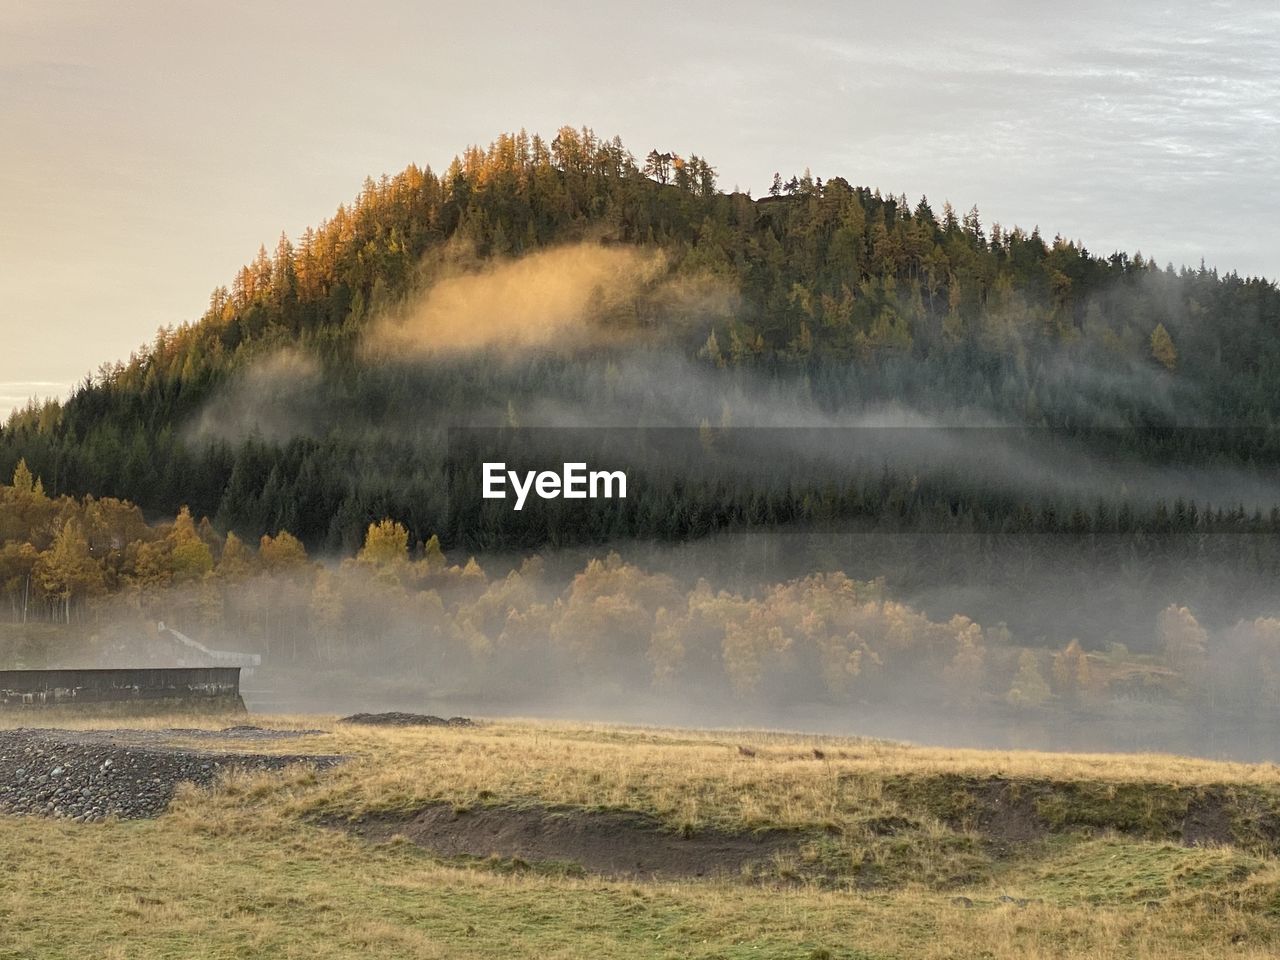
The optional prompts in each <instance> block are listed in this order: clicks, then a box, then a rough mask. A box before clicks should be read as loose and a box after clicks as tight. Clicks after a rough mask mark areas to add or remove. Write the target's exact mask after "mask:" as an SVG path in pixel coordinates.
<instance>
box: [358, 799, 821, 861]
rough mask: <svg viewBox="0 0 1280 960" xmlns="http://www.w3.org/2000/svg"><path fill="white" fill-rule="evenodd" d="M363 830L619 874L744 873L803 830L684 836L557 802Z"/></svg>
mask: <svg viewBox="0 0 1280 960" xmlns="http://www.w3.org/2000/svg"><path fill="white" fill-rule="evenodd" d="M343 826H344V827H346V828H347V829H349V830H351V831H352V832H353V833H355V834H356V835H358V836H361V837H363V838H365V839H368V840H373V841H386V840H390V839H391V838H393V837H396V836H403V837H405V838H406V839H408V840H410V841H412V842H413V843H416V844H418V845H419V846H421V847H424V848H425V849H427V850H430V851H431V852H432V853H435V854H437V855H439V856H443V857H458V856H469V857H498V858H500V859H503V860H512V859H514V860H522V861H526V862H531V863H532V862H542V863H547V862H554V863H570V864H576V865H578V866H579V867H581V868H582V869H583V870H584V871H586V872H588V873H592V874H597V875H600V876H606V877H614V878H624V877H626V878H649V879H682V878H689V877H713V876H725V875H740V874H742V873H743V872H744V871H745V870H747V869H748V868H750V867H751V866H752V865H754V864H758V863H761V862H763V861H767V860H769V859H770V858H772V857H774V856H775V855H777V854H788V853H795V852H796V851H797V849H798V847H799V844H800V842H801V839H802V838H801V837H800V836H799V835H798V834H796V833H794V832H791V831H781V830H775V831H767V832H760V833H743V834H734V833H723V832H719V831H713V830H700V831H697V832H695V833H693V834H691V835H688V836H685V835H682V834H679V833H676V832H673V831H670V830H666V829H663V828H662V826H661V825H660V824H659V822H658V821H657V820H655V819H653V818H651V817H647V816H645V815H643V814H639V813H627V812H613V811H603V812H597V811H589V810H580V809H567V808H555V807H527V808H513V807H482V808H478V809H474V810H466V811H461V810H455V809H454V808H453V807H452V806H449V805H448V804H438V805H433V806H430V807H427V808H426V809H424V810H421V811H419V812H418V813H416V814H414V815H412V816H409V817H394V816H379V817H370V818H367V819H365V820H364V821H362V822H357V823H350V824H343Z"/></svg>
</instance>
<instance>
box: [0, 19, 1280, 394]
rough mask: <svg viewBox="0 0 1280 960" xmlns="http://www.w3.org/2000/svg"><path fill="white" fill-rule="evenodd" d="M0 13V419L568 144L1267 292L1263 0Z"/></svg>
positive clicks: (1279, 74) (1268, 128) (1272, 80)
mask: <svg viewBox="0 0 1280 960" xmlns="http://www.w3.org/2000/svg"><path fill="white" fill-rule="evenodd" d="M360 6H361V7H362V8H363V9H362V10H361V12H360V13H359V14H358V15H355V14H353V12H352V11H354V10H355V9H356V5H354V4H350V3H347V2H329V0H305V2H300V0H272V2H263V0H254V2H227V0H223V2H220V3H217V4H194V3H182V2H174V0H154V2H153V0H115V2H113V3H103V2H101V0H5V2H4V3H3V4H0V191H2V193H0V196H2V197H3V213H2V214H0V414H2V413H4V412H6V411H7V410H8V409H9V407H10V406H12V405H13V404H15V403H19V402H22V401H24V400H25V398H26V397H27V396H29V395H30V394H32V393H40V394H51V393H53V394H56V393H60V392H62V391H64V390H65V389H66V387H67V385H68V384H70V383H72V382H74V381H76V380H78V379H80V378H81V377H83V376H84V375H85V374H86V373H87V372H89V371H91V370H94V369H96V368H97V367H98V365H99V364H100V363H102V362H104V361H111V360H115V359H118V358H123V357H125V356H127V355H128V353H129V352H130V350H132V349H134V348H135V347H137V346H138V345H139V344H141V343H142V342H144V341H147V340H149V339H151V338H152V337H153V336H154V333H155V330H156V328H157V327H159V326H162V325H166V324H169V323H175V322H181V321H184V320H191V319H195V318H196V317H198V316H199V314H200V313H201V312H202V310H203V309H204V307H205V305H206V303H207V301H208V295H209V292H210V290H212V289H213V288H214V287H215V286H217V285H218V284H222V283H228V282H229V281H230V279H231V276H232V274H233V272H234V271H235V270H236V269H237V268H238V267H239V265H240V264H241V263H243V262H245V261H246V260H248V259H250V258H251V257H252V256H253V254H254V253H255V252H256V251H257V248H258V245H259V244H260V243H266V244H267V246H268V248H269V249H270V248H271V247H272V245H273V244H274V242H275V239H276V238H277V237H278V236H279V233H280V231H281V230H282V229H283V230H286V231H287V232H288V233H289V234H290V235H291V236H296V235H297V234H298V233H299V232H300V231H301V230H302V229H303V228H304V227H305V226H307V225H308V224H315V223H317V222H318V221H319V220H321V219H322V218H324V217H327V216H329V215H330V214H331V213H332V212H333V210H334V208H335V207H336V206H337V204H338V203H340V202H344V201H346V200H349V199H350V198H351V197H353V196H354V195H355V194H356V193H357V192H358V190H359V187H360V183H361V181H362V180H363V179H364V177H365V176H366V175H369V174H371V175H374V176H377V175H379V174H381V173H384V172H387V173H393V172H395V171H397V170H399V169H401V168H403V167H404V166H405V165H407V164H408V163H410V162H417V163H420V164H430V165H432V166H433V167H436V168H437V169H440V168H442V167H444V166H445V165H446V164H447V163H448V161H449V159H450V158H451V157H452V156H453V154H455V153H457V152H459V151H460V150H461V149H462V148H463V147H464V146H465V145H466V144H468V143H473V142H478V143H487V142H489V141H490V140H491V139H492V138H493V137H494V135H496V134H497V133H499V132H500V131H503V130H511V129H518V128H520V127H525V128H527V129H528V130H530V131H531V132H534V131H536V132H542V133H545V134H553V133H554V131H555V129H556V128H557V127H558V126H560V125H561V124H563V123H571V124H574V125H582V124H587V125H589V126H592V127H594V128H595V130H596V131H597V133H600V134H604V135H609V136H611V135H613V134H615V133H617V134H619V135H621V137H622V138H623V140H624V141H625V142H626V144H627V145H628V146H629V147H630V148H631V149H632V151H633V152H635V153H636V154H638V155H642V154H644V153H646V152H648V150H649V149H650V148H651V147H654V146H660V147H663V148H665V149H672V150H676V151H678V152H682V153H683V152H695V153H698V154H700V155H704V156H706V157H707V158H708V159H710V160H711V162H712V163H713V164H714V165H715V166H716V167H717V168H718V170H719V172H720V181H721V186H722V187H724V188H731V187H733V186H735V185H736V186H739V187H741V188H743V189H750V190H752V191H753V193H754V194H755V195H757V196H759V195H760V194H762V193H764V192H765V191H766V190H767V189H768V186H769V182H770V180H771V179H772V176H773V173H774V171H775V170H777V171H780V172H781V173H782V174H783V176H784V178H785V177H787V176H789V175H790V174H791V173H796V172H800V171H802V170H803V168H805V167H810V168H812V170H813V173H814V174H815V175H817V176H822V177H824V178H828V177H832V176H843V177H845V178H846V179H848V180H849V181H850V182H852V183H855V184H865V185H868V186H873V187H879V188H880V189H881V190H884V191H891V192H893V193H895V194H896V193H903V192H905V193H907V195H908V196H909V197H911V199H912V200H913V201H914V200H915V199H916V198H918V197H919V196H920V195H921V194H922V193H925V194H928V196H929V198H930V200H931V201H932V202H933V204H934V207H935V209H938V208H940V206H941V201H942V200H944V199H950V200H951V201H952V202H953V204H954V205H955V206H956V207H957V208H960V209H961V210H967V209H968V208H969V207H970V206H971V205H972V204H975V203H976V204H977V205H978V206H979V208H980V210H981V211H982V214H983V222H984V223H987V224H989V223H990V222H991V221H993V220H998V221H1000V222H1002V223H1004V224H1014V223H1017V224H1020V225H1023V226H1025V227H1028V228H1030V227H1031V226H1035V225H1037V224H1038V225H1039V226H1040V227H1041V229H1042V231H1043V232H1044V233H1045V234H1046V235H1048V236H1052V235H1053V234H1055V233H1062V234H1064V235H1067V236H1070V237H1072V238H1076V239H1080V240H1082V241H1083V242H1084V243H1085V244H1086V245H1087V246H1088V247H1089V249H1090V250H1092V251H1094V252H1098V253H1110V252H1112V251H1113V250H1115V249H1125V250H1128V251H1130V252H1132V251H1134V250H1141V251H1142V252H1143V253H1144V254H1154V255H1155V256H1156V257H1157V258H1158V259H1159V261H1160V262H1161V263H1164V262H1166V261H1173V262H1174V263H1175V264H1182V263H1188V264H1198V263H1199V261H1200V259H1201V258H1202V257H1203V258H1204V259H1205V261H1206V262H1207V263H1209V264H1210V265H1216V266H1218V267H1219V268H1220V269H1221V270H1223V271H1228V270H1233V269H1234V270H1237V271H1239V272H1240V273H1242V274H1262V275H1265V276H1268V277H1272V278H1274V277H1275V276H1277V274H1280V190H1277V186H1278V177H1277V174H1280V161H1277V157H1278V156H1280V135H1278V133H1277V130H1278V120H1280V117H1278V114H1280V8H1278V7H1277V5H1276V4H1275V2H1274V0H1267V2H1262V0H1257V2H1255V0H1241V2H1204V0H1196V2H1191V0H1178V2H1163V3H1154V2H1147V0H1128V2H1124V3H1116V2H1114V0H1110V2H1099V0H1074V2H1073V3H1071V4H1047V3H1027V2H1026V0H1018V2H1005V0H992V2H963V0H949V2H942V0H938V2H921V0H895V2H893V3H863V2H849V0H844V2H831V3H808V4H802V3H791V4H786V3H777V2H773V3H768V4H764V3H757V2H753V0H746V2H735V3H718V4H710V3H698V2H696V0H686V2H684V3H681V4H678V5H666V4H661V3H648V4H635V3H629V4H625V5H622V4H609V3H604V2H600V0H594V2H581V3H551V2H547V3H529V2H518V3H517V2H510V0H491V2H489V3H487V4H477V5H467V4H457V3H454V4H432V3H425V2H420V0H419V2H382V0H366V3H364V4H362V5H360Z"/></svg>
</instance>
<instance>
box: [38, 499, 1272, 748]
mask: <svg viewBox="0 0 1280 960" xmlns="http://www.w3.org/2000/svg"><path fill="white" fill-rule="evenodd" d="M1231 539H1233V540H1236V541H1238V540H1239V539H1240V538H1231ZM976 540H977V538H962V537H945V536H943V537H937V536H935V537H922V538H921V537H917V538H910V537H901V536H891V537H879V538H877V537H874V536H855V537H835V536H831V535H826V534H821V533H812V534H807V535H801V534H773V535H768V534H758V535H739V536H726V537H721V538H709V539H707V540H704V541H701V542H697V543H691V544H688V545H684V546H676V547H671V546H659V545H648V546H646V545H641V544H630V545H625V546H620V549H622V550H626V551H627V553H626V554H625V555H624V554H622V553H618V552H601V553H596V552H594V551H590V550H586V549H583V550H568V551H563V552H556V553H552V554H549V555H547V556H545V557H543V556H527V557H517V556H494V557H491V558H486V559H485V560H484V562H479V561H477V560H475V559H468V560H467V561H466V562H465V563H461V562H460V563H450V562H448V561H447V560H446V559H445V557H444V556H443V555H442V554H441V553H440V552H438V550H437V549H436V548H435V546H434V545H431V546H429V547H426V548H422V549H419V550H417V551H413V552H409V551H407V550H406V549H405V545H406V540H405V539H404V537H403V531H402V530H401V529H397V528H396V527H395V525H393V524H385V525H382V526H381V527H379V528H376V529H375V530H374V531H371V533H370V536H369V540H368V542H367V543H366V547H365V549H364V550H363V551H362V552H361V553H360V555H359V556H358V557H356V558H354V559H348V560H345V561H342V562H328V563H321V564H312V563H310V562H308V561H306V560H305V558H302V557H299V556H294V557H293V558H292V559H285V560H280V559H278V558H274V557H273V556H271V555H269V554H267V553H266V552H264V556H265V557H266V559H254V558H249V559H248V560H246V559H244V558H243V557H242V558H241V559H239V560H237V561H235V562H234V563H232V564H229V565H228V564H223V563H220V564H219V566H218V567H217V568H215V570H214V571H213V572H212V573H211V574H209V575H207V576H205V577H204V578H202V579H201V580H199V581H198V582H195V583H188V584H185V585H183V584H174V585H171V586H169V587H165V588H162V589H161V588H150V589H149V588H146V587H140V588H138V589H136V590H134V591H131V592H129V593H128V594H127V595H125V596H122V597H118V598H114V599H107V600H102V601H99V602H97V603H96V604H95V605H94V607H93V611H92V613H91V614H90V615H89V616H88V617H87V618H86V620H85V622H83V623H81V624H79V625H74V626H75V630H76V631H77V633H78V635H79V636H80V637H82V638H83V640H82V642H77V643H75V644H72V645H69V646H67V647H64V648H63V650H62V652H61V654H60V655H59V656H58V658H57V659H58V662H57V663H34V662H29V663H27V664H26V665H29V666H46V665H61V666H67V665H81V666H83V665H86V664H90V665H108V664H109V665H118V664H120V663H122V662H128V663H130V664H134V665H141V664H143V663H150V664H153V665H176V664H178V663H187V664H190V663H193V662H196V661H198V660H199V657H198V656H195V657H194V659H193V654H192V653H191V651H190V650H189V649H186V648H184V647H180V646H178V645H176V644H174V643H173V642H172V641H171V640H167V639H166V638H165V637H164V636H163V635H160V634H157V633H156V629H155V625H156V623H157V622H158V621H163V622H165V623H166V624H168V625H169V626H171V627H173V628H176V629H179V630H181V631H182V632H184V633H186V634H187V635H189V636H191V637H193V638H194V639H196V640H198V641H200V642H201V643H203V644H205V645H206V646H209V647H213V648H217V649H229V650H235V651H240V652H249V653H258V654H261V655H262V657H263V665H262V666H261V667H259V668H257V669H255V670H252V671H250V672H249V673H248V674H247V675H246V676H245V678H244V682H243V685H244V688H245V696H246V700H247V701H248V703H249V706H250V707H251V708H252V709H261V710H267V711H277V712H315V711H321V712H353V711H357V710H374V709H404V710H415V711H421V712H433V713H448V714H464V715H476V716H494V715H533V716H544V717H565V718H570V717H571V718H576V719H596V720H609V721H625V722H640V723H651V724H676V725H697V726H715V727H773V728H790V729H808V730H816V731H825V732H832V733H836V732H838V733H847V734H863V735H875V736H882V737H890V738H900V739H908V740H914V741H920V742H928V743H941V744H956V745H959V744H967V745H975V746H992V747H1025V748H1051V749H1074V750H1091V751H1092V750H1160V751H1173V752H1189V753H1197V754H1204V755H1210V756H1222V757H1233V758H1239V759H1248V760H1273V761H1275V760H1280V750H1278V749H1277V747H1276V745H1275V743H1274V740H1273V738H1272V737H1271V736H1270V733H1269V731H1270V730H1273V729H1274V724H1275V722H1276V721H1277V720H1278V719H1280V602H1277V601H1276V600H1275V598H1274V592H1273V591H1272V590H1271V589H1270V583H1269V582H1247V581H1246V580H1245V579H1244V578H1242V577H1240V576H1237V575H1235V574H1232V573H1231V572H1230V571H1229V570H1228V569H1227V568H1226V567H1225V566H1223V565H1222V564H1220V563H1218V562H1217V561H1213V562H1205V563H1190V564H1181V563H1176V564H1175V563H1171V564H1165V565H1161V564H1159V563H1155V564H1149V565H1145V566H1143V567H1142V568H1140V569H1139V568H1137V567H1135V566H1134V565H1132V564H1131V563H1130V562H1129V561H1128V560H1127V559H1126V558H1125V557H1124V556H1122V555H1121V556H1116V555H1113V554H1112V553H1111V552H1110V551H1109V549H1108V546H1107V545H1106V544H1100V543H1096V542H1094V543H1089V542H1085V541H1073V540H1071V539H1070V538H1053V539H1051V541H1047V542H1046V541H1043V540H1040V539H1039V538H1034V537H1028V538H1021V539H1018V538H1015V539H1014V540H1012V541H1010V542H1007V543H1005V544H1003V545H1001V546H1000V547H999V548H998V549H996V548H993V547H992V546H991V545H989V544H988V545H984V544H982V543H979V542H976ZM1240 546H1241V544H1239V543H1235V544H1231V543H1228V544H1225V545H1223V544H1218V545H1215V544H1211V545H1209V547H1208V553H1209V555H1212V554H1213V553H1214V551H1215V550H1218V549H1222V550H1235V549H1238V548H1239V547H1240ZM269 565H274V568H272V566H269ZM908 565H920V566H921V567H925V566H931V567H932V568H933V574H932V575H931V576H930V577H928V578H927V579H928V581H929V582H928V584H924V583H918V584H916V585H915V586H913V585H912V583H911V581H910V577H897V578H895V580H894V581H888V580H885V579H882V578H877V577H876V576H875V575H874V573H875V571H876V570H878V569H884V568H886V567H894V568H900V567H902V566H908ZM940 577H943V578H944V579H949V581H950V582H949V583H943V584H941V585H940V584H939V578H940ZM1229 585H1232V586H1233V589H1230V590H1228V589H1227V588H1228V586H1229ZM1228 597H1229V598H1230V599H1227V598H1228Z"/></svg>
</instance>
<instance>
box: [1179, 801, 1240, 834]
mask: <svg viewBox="0 0 1280 960" xmlns="http://www.w3.org/2000/svg"><path fill="white" fill-rule="evenodd" d="M1182 842H1183V843H1185V844H1186V845H1187V846H1189V847H1208V846H1219V845H1223V844H1231V843H1235V842H1236V836H1235V831H1234V830H1233V829H1232V827H1231V811H1230V809H1229V808H1228V801H1227V798H1226V797H1225V796H1223V794H1222V791H1220V790H1209V791H1206V792H1205V793H1202V794H1200V795H1199V796H1197V797H1196V798H1195V799H1194V800H1192V801H1191V803H1190V804H1188V806H1187V816H1186V819H1184V820H1183V821H1182Z"/></svg>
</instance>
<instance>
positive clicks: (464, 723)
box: [338, 711, 475, 727]
mask: <svg viewBox="0 0 1280 960" xmlns="http://www.w3.org/2000/svg"><path fill="white" fill-rule="evenodd" d="M338 722H339V723H363V724H367V725H368V726H374V727H474V726H475V722H474V721H472V720H469V719H467V718H466V717H449V718H448V719H445V718H444V717H433V716H431V715H430V714H425V713H399V712H396V711H390V712H388V713H353V714H352V715H351V716H349V717H343V718H342V719H341V720H339V721H338Z"/></svg>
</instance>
